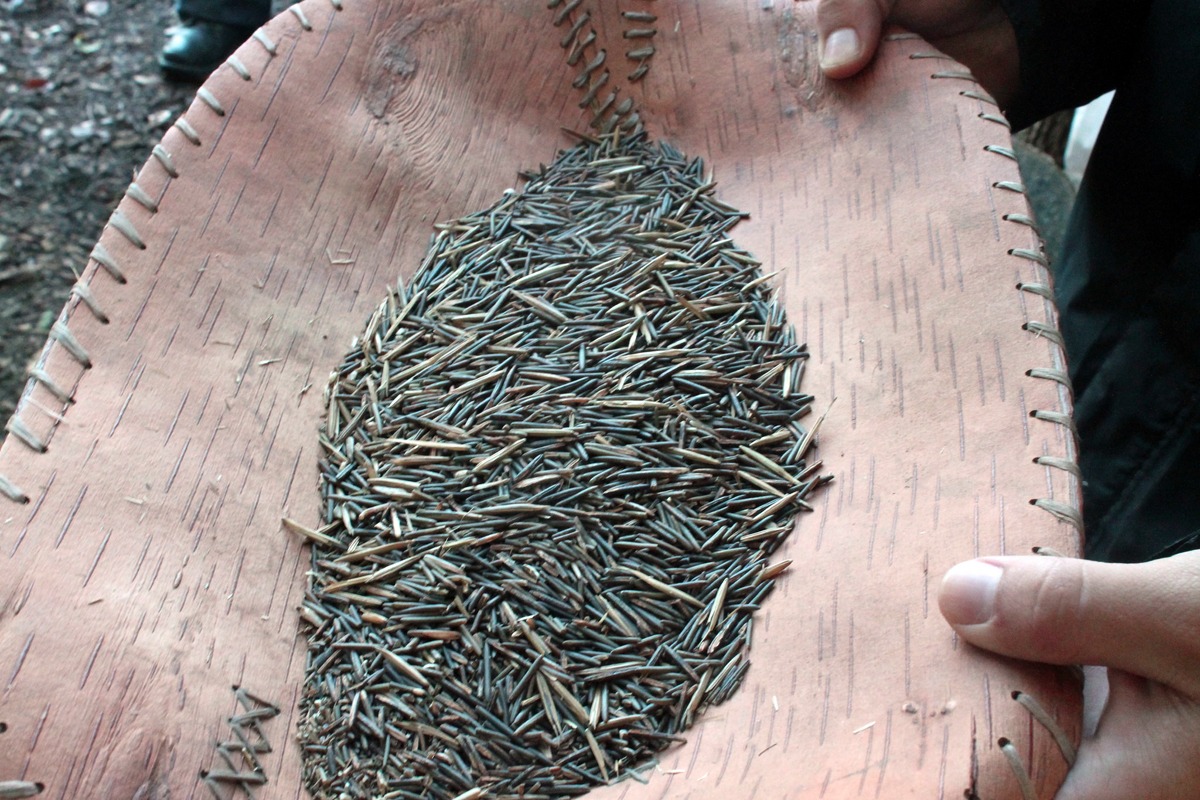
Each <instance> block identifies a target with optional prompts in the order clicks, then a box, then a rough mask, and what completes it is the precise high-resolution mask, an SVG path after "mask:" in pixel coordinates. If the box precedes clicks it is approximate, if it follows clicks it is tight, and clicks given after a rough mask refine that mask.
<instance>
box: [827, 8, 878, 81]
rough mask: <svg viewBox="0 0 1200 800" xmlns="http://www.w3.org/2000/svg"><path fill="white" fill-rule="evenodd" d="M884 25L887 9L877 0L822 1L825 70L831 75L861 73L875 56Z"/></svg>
mask: <svg viewBox="0 0 1200 800" xmlns="http://www.w3.org/2000/svg"><path fill="white" fill-rule="evenodd" d="M884 1H885V2H887V1H888V0H884ZM888 4H889V5H890V2H888ZM882 26H883V10H882V9H881V8H880V3H879V2H877V0H820V2H819V3H818V4H817V34H818V35H819V37H820V40H819V41H820V52H821V70H822V71H823V72H824V73H825V74H826V75H827V76H828V77H830V78H849V77H850V76H851V75H854V74H856V73H858V72H859V71H860V70H861V69H862V68H863V67H865V66H866V65H867V64H868V63H869V62H870V60H871V56H873V55H875V48H876V47H877V46H878V45H879V32H880V30H881V29H882Z"/></svg>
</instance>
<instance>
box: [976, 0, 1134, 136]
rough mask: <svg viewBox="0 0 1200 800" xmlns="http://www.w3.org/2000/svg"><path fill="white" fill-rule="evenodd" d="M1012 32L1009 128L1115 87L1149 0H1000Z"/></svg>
mask: <svg viewBox="0 0 1200 800" xmlns="http://www.w3.org/2000/svg"><path fill="white" fill-rule="evenodd" d="M1000 3H1001V5H1002V6H1003V7H1004V10H1005V12H1007V14H1008V18H1009V19H1010V20H1011V21H1012V25H1013V29H1014V30H1015V31H1016V34H1017V48H1018V51H1019V53H1020V58H1021V73H1020V76H1021V77H1020V80H1021V83H1020V88H1019V90H1018V93H1017V97H1016V99H1015V100H1014V101H1013V103H1012V104H1011V106H1010V107H1009V108H1007V109H1005V113H1006V114H1007V116H1008V119H1009V122H1011V123H1012V126H1013V129H1014V130H1020V129H1021V128H1024V127H1027V126H1028V125H1031V124H1032V123H1034V122H1036V121H1037V120H1039V119H1041V118H1042V117H1044V116H1046V115H1048V114H1051V113H1053V112H1055V111H1060V110H1062V109H1064V108H1072V107H1075V106H1080V105H1083V104H1085V103H1087V102H1089V101H1091V100H1093V99H1095V98H1096V97H1099V96H1100V95H1102V94H1104V93H1105V92H1107V91H1109V90H1110V89H1113V88H1115V87H1116V85H1117V82H1118V81H1119V80H1120V78H1121V76H1122V74H1123V73H1124V72H1125V70H1126V69H1127V68H1128V67H1129V62H1130V60H1131V59H1130V56H1129V48H1130V45H1131V44H1132V43H1133V42H1135V41H1136V40H1137V39H1138V37H1139V36H1140V34H1141V30H1142V27H1143V26H1144V25H1145V21H1146V16H1147V14H1148V12H1149V10H1150V7H1151V5H1153V3H1152V0H1000Z"/></svg>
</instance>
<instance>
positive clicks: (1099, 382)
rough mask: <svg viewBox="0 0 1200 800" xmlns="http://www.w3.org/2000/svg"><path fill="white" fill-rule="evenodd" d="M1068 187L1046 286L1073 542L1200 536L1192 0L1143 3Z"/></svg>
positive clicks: (1150, 546) (1149, 544)
mask: <svg viewBox="0 0 1200 800" xmlns="http://www.w3.org/2000/svg"><path fill="white" fill-rule="evenodd" d="M1122 57H1123V58H1127V59H1128V60H1129V61H1130V63H1131V64H1132V65H1133V66H1132V67H1131V69H1130V70H1129V73H1128V75H1127V77H1126V78H1125V79H1124V80H1123V81H1122V83H1121V84H1120V85H1119V86H1118V88H1117V94H1116V97H1115V98H1114V100H1113V104H1112V107H1111V108H1110V110H1109V114H1108V118H1107V119H1106V121H1105V124H1104V128H1103V130H1102V131H1101V133H1100V138H1099V139H1098V141H1097V143H1096V148H1095V150H1094V151H1093V154H1092V160H1091V163H1090V164H1089V166H1088V173H1087V175H1086V176H1085V177H1084V181H1083V185H1082V186H1081V187H1080V192H1079V196H1078V198H1077V200H1076V206H1075V208H1074V210H1073V212H1072V216H1071V221H1070V224H1069V226H1068V231H1067V238H1066V241H1065V242H1064V246H1063V252H1064V256H1063V259H1062V263H1061V264H1060V265H1059V266H1058V268H1057V269H1056V276H1055V277H1056V286H1057V290H1058V300H1059V308H1060V310H1061V324H1062V331H1063V337H1064V339H1065V341H1066V345H1067V354H1068V359H1069V361H1070V364H1071V377H1072V380H1073V382H1074V384H1075V392H1076V397H1075V413H1076V424H1077V426H1078V428H1079V435H1080V459H1079V461H1080V467H1081V469H1082V471H1083V478H1084V481H1085V486H1084V491H1083V512H1084V522H1085V526H1086V544H1085V552H1086V554H1087V555H1088V556H1089V557H1091V558H1096V559H1100V560H1106V561H1124V562H1133V561H1145V560H1148V559H1151V558H1154V557H1156V556H1159V555H1163V554H1168V553H1170V552H1174V551H1178V550H1180V549H1181V548H1189V547H1195V546H1197V545H1198V544H1200V536H1197V533H1198V532H1200V5H1197V4H1196V3H1194V2H1191V0H1156V2H1155V3H1154V6H1153V9H1152V10H1151V13H1150V15H1149V19H1148V21H1147V26H1146V29H1145V31H1144V33H1143V35H1142V36H1141V37H1140V38H1139V39H1138V40H1136V41H1131V42H1130V52H1128V53H1124V54H1122Z"/></svg>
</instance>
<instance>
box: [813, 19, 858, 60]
mask: <svg viewBox="0 0 1200 800" xmlns="http://www.w3.org/2000/svg"><path fill="white" fill-rule="evenodd" d="M858 55H859V44H858V34H857V33H856V32H855V30H854V28H838V29H837V30H836V31H834V32H833V33H831V34H829V36H827V37H825V47H824V48H823V49H822V51H821V69H833V68H834V67H840V66H842V65H843V64H846V63H848V62H850V61H853V60H854V59H856V58H858Z"/></svg>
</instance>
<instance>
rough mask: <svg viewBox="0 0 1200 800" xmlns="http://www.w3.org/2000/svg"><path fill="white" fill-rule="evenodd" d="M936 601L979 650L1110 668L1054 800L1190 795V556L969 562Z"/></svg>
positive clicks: (1198, 556)
mask: <svg viewBox="0 0 1200 800" xmlns="http://www.w3.org/2000/svg"><path fill="white" fill-rule="evenodd" d="M938 604H939V606H940V607H941V610H942V615H943V616H944V617H945V618H946V620H947V621H948V622H949V623H950V624H951V625H952V626H953V627H954V629H955V630H956V631H958V634H959V635H960V636H961V637H962V638H963V639H965V640H966V641H968V642H970V643H971V644H974V645H976V646H978V647H982V648H984V649H986V650H991V651H993V652H996V653H1000V654H1002V655H1006V656H1011V657H1014V658H1023V659H1026V660H1029V661H1041V662H1046V663H1050V664H1095V665H1103V666H1107V667H1108V668H1109V670H1108V680H1109V696H1108V705H1107V706H1106V707H1105V709H1104V712H1103V714H1102V716H1101V717H1100V723H1099V727H1098V728H1097V730H1096V734H1095V736H1094V737H1093V738H1090V739H1085V740H1084V742H1083V744H1082V746H1081V747H1080V750H1079V758H1078V760H1077V761H1076V762H1075V767H1074V768H1073V769H1072V770H1071V772H1070V774H1069V775H1068V776H1067V781H1066V783H1064V784H1063V787H1062V789H1061V790H1060V791H1059V793H1058V796H1057V798H1058V800H1130V798H1138V800H1168V799H1169V800H1181V799H1182V798H1200V552H1192V553H1183V554H1181V555H1177V556H1174V557H1172V558H1167V559H1162V560H1160V561H1152V562H1149V563H1146V564H1102V563H1099V562H1094V561H1082V560H1079V559H1067V558H1047V557H1045V556H1026V557H997V558H979V559H975V560H974V561H965V562H963V563H961V564H958V565H957V566H955V567H953V568H952V569H951V570H950V571H949V572H947V573H946V577H945V578H944V579H943V581H942V589H941V594H940V596H939V597H938Z"/></svg>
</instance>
